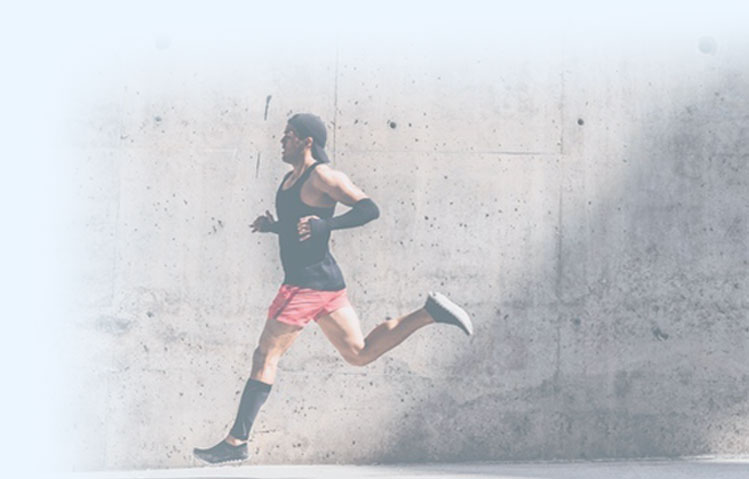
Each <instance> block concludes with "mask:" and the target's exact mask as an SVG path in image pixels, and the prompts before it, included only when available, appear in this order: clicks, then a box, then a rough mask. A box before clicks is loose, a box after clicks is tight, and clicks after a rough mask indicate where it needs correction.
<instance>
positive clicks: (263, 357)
mask: <svg viewBox="0 0 749 479" xmlns="http://www.w3.org/2000/svg"><path fill="white" fill-rule="evenodd" d="M280 356H281V355H280V354H277V353H276V352H275V351H273V350H272V349H270V348H267V347H264V346H263V345H262V344H261V345H259V346H258V347H257V348H255V351H254V352H253V353H252V363H253V364H255V365H258V366H259V365H272V364H276V363H278V360H279V359H280Z"/></svg>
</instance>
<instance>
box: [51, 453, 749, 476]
mask: <svg viewBox="0 0 749 479" xmlns="http://www.w3.org/2000/svg"><path fill="white" fill-rule="evenodd" d="M50 477H54V478H56V479H57V478H59V479H94V478H96V479H124V478H128V479H130V478H141V479H182V478H185V479H188V478H189V479H229V478H245V479H337V478H341V479H343V478H346V479H350V478H388V479H432V478H434V479H437V478H440V479H443V478H460V479H479V478H486V479H656V478H657V479H671V478H673V479H677V478H678V479H748V478H749V457H741V458H727V457H704V458H685V459H673V460H648V461H611V462H609V461H607V462H564V463H562V462H558V463H554V462H551V463H549V462H544V463H473V464H408V465H387V466H385V465H381V466H351V465H312V466H309V465H307V466H252V465H239V466H224V467H195V468H190V469H159V470H143V471H117V472H87V473H75V474H66V475H57V476H50Z"/></svg>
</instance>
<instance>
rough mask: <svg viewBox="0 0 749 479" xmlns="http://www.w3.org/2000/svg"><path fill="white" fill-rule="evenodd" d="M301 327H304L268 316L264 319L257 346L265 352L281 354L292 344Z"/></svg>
mask: <svg viewBox="0 0 749 479" xmlns="http://www.w3.org/2000/svg"><path fill="white" fill-rule="evenodd" d="M302 329H304V328H303V327H302V326H297V325H292V324H286V323H282V322H281V321H278V320H276V319H275V318H268V319H267V320H266V321H265V327H263V332H262V334H260V340H259V341H258V347H259V348H260V350H261V351H262V352H264V353H266V354H268V353H275V354H283V353H284V352H286V350H287V349H289V347H291V345H292V344H294V341H295V340H296V338H298V337H299V333H301V332H302Z"/></svg>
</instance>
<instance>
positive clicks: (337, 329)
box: [317, 306, 434, 366]
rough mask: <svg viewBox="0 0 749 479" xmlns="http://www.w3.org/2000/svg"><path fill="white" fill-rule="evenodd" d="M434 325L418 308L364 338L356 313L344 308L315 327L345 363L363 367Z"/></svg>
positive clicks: (380, 326) (386, 322)
mask: <svg viewBox="0 0 749 479" xmlns="http://www.w3.org/2000/svg"><path fill="white" fill-rule="evenodd" d="M433 322H434V319H432V317H431V316H430V315H429V313H427V312H426V310H425V309H424V308H420V309H417V310H416V311H414V312H412V313H410V314H407V315H405V316H401V317H400V318H396V319H389V320H387V321H384V322H383V323H380V324H379V325H378V326H377V327H375V328H374V329H373V330H372V332H370V333H369V334H368V335H367V337H366V338H364V337H363V335H362V331H361V325H360V323H359V317H358V316H357V315H356V311H354V308H352V307H350V306H347V307H344V308H341V309H339V310H337V311H334V312H332V313H330V314H328V315H326V316H322V317H321V318H320V319H318V321H317V324H318V325H320V329H322V331H323V333H324V334H325V336H326V337H327V338H328V339H329V340H330V342H331V343H333V346H335V348H336V349H337V350H338V351H339V352H340V353H341V355H342V356H343V358H344V359H345V360H346V361H348V362H349V363H351V364H353V365H355V366H364V365H366V364H369V363H371V362H372V361H374V360H375V359H377V358H379V357H380V356H382V355H383V354H385V353H386V352H387V351H390V350H391V349H393V348H394V347H396V346H397V345H399V344H400V343H402V342H403V341H404V340H405V339H406V338H407V337H409V336H410V335H411V334H413V333H414V332H415V331H416V330H418V329H419V328H421V327H423V326H426V325H427V324H431V323H433Z"/></svg>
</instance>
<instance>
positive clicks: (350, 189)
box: [297, 167, 380, 241]
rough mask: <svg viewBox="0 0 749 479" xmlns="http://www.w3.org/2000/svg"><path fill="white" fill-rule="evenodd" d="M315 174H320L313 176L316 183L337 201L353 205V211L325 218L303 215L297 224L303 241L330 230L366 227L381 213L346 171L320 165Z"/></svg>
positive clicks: (316, 186)
mask: <svg viewBox="0 0 749 479" xmlns="http://www.w3.org/2000/svg"><path fill="white" fill-rule="evenodd" d="M318 171H319V173H318ZM314 173H317V174H315V175H313V178H314V179H313V182H314V183H313V186H314V187H315V188H316V189H318V191H321V192H323V193H325V194H326V195H327V196H328V197H330V198H331V199H333V200H334V201H337V202H339V203H343V204H345V205H347V206H351V210H349V211H348V212H346V213H345V214H342V215H340V216H336V217H335V218H328V219H324V220H323V219H320V218H317V217H316V216H306V217H304V218H301V219H300V220H299V223H298V224H297V231H298V232H299V239H300V241H304V240H307V239H309V238H310V237H311V236H313V235H318V234H323V233H325V232H326V231H328V232H329V231H332V230H337V229H343V228H353V227H356V226H362V225H364V224H366V223H369V222H370V221H372V220H374V219H377V218H378V217H379V216H380V210H379V209H378V208H377V205H375V203H374V201H372V200H371V199H370V198H369V197H367V195H366V194H364V192H363V191H362V190H360V189H359V188H358V187H357V186H356V185H354V183H353V182H352V181H351V180H350V179H349V178H348V177H347V176H346V175H345V174H343V173H341V172H339V171H335V170H332V169H330V168H328V167H318V168H316V170H315V172H314Z"/></svg>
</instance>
